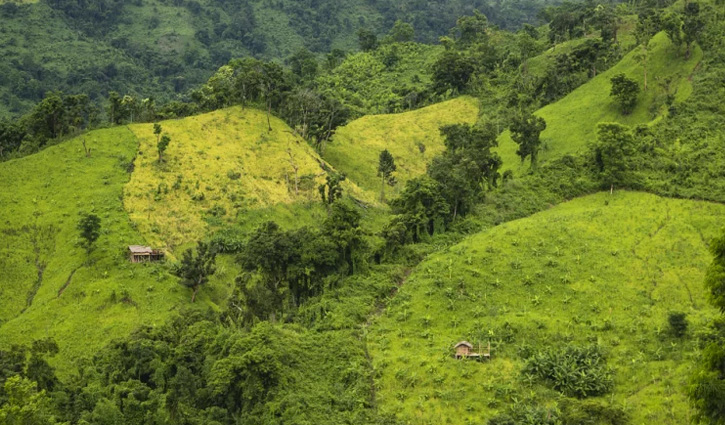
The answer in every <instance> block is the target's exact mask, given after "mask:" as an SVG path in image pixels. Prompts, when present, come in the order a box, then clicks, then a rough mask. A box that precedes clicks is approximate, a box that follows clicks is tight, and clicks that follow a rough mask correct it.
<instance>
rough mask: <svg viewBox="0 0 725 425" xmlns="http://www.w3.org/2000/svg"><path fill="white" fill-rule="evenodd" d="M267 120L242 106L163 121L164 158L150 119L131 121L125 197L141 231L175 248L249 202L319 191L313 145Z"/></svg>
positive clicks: (311, 196)
mask: <svg viewBox="0 0 725 425" xmlns="http://www.w3.org/2000/svg"><path fill="white" fill-rule="evenodd" d="M271 122H272V129H273V130H272V131H271V132H269V131H267V130H268V129H267V118H266V115H265V113H264V112H261V111H259V110H255V109H242V108H241V107H233V108H229V109H224V110H219V111H216V112H212V113H208V114H204V115H198V116H194V117H189V118H185V119H182V120H171V121H165V122H161V123H160V124H161V126H162V128H163V130H164V132H165V133H167V134H168V135H169V136H170V137H171V144H170V145H169V148H168V151H167V152H166V157H165V160H164V162H163V163H162V164H159V162H158V153H157V149H156V140H157V138H156V136H155V135H154V134H153V125H152V124H139V125H134V126H131V129H132V131H133V132H134V133H135V134H136V136H137V137H138V140H139V143H140V147H139V154H138V156H137V157H136V161H135V170H134V173H133V175H132V177H131V180H130V181H129V183H128V185H127V186H126V188H125V190H124V205H125V207H126V209H127V211H128V212H129V215H130V217H131V219H132V220H133V221H134V222H135V223H136V225H137V226H138V229H139V231H140V232H141V233H142V234H143V235H144V236H145V237H146V239H147V240H148V241H150V242H152V243H154V244H156V245H160V246H165V247H169V248H171V249H173V248H175V247H177V246H179V245H183V244H186V243H189V242H193V241H195V240H198V239H201V238H203V237H204V236H205V235H207V234H208V231H209V230H210V229H212V228H214V227H215V226H216V225H223V224H230V223H233V222H235V221H236V219H237V217H238V216H239V217H242V216H243V215H244V213H246V212H247V211H249V210H253V209H256V208H268V207H271V206H273V205H276V204H280V203H283V204H289V203H293V202H306V201H310V200H317V199H319V192H318V190H317V187H318V185H319V184H320V183H322V182H324V177H323V176H324V171H323V170H322V169H321V167H320V165H319V162H318V158H317V156H316V154H315V153H314V150H313V149H312V148H310V147H309V145H307V144H306V143H305V141H304V140H302V139H300V138H298V137H295V136H294V135H293V133H292V130H291V129H290V128H289V127H288V126H287V125H286V124H285V123H284V122H282V121H281V120H279V119H277V118H272V121H271ZM290 155H291V157H290ZM290 161H292V162H294V164H295V166H296V167H297V168H298V171H297V174H298V179H299V184H298V185H297V187H298V192H297V194H295V171H294V167H293V165H292V163H291V162H290Z"/></svg>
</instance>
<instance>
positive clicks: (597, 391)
mask: <svg viewBox="0 0 725 425" xmlns="http://www.w3.org/2000/svg"><path fill="white" fill-rule="evenodd" d="M523 372H524V374H529V375H533V376H536V377H538V378H539V379H541V380H542V381H544V382H545V383H546V384H547V385H549V386H550V387H552V388H553V389H555V390H557V391H560V392H561V393H563V394H565V395H567V396H569V397H576V398H586V397H591V396H597V395H602V394H606V393H608V392H610V391H611V390H612V384H613V383H612V372H611V369H610V368H609V367H607V365H606V361H605V359H604V356H603V354H602V353H601V350H600V349H599V347H597V346H594V345H592V346H584V347H581V346H574V345H572V346H568V347H565V348H559V349H550V350H548V351H543V352H539V353H538V354H536V355H535V356H533V357H532V358H530V359H529V361H528V362H527V364H526V366H525V367H524V371H523Z"/></svg>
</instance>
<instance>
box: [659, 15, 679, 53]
mask: <svg viewBox="0 0 725 425" xmlns="http://www.w3.org/2000/svg"><path fill="white" fill-rule="evenodd" d="M662 28H663V29H664V30H665V33H667V37H668V38H669V39H670V41H671V42H672V44H674V45H675V47H677V48H678V49H679V48H680V46H682V43H683V41H684V40H683V39H682V16H680V14H679V13H675V12H670V13H668V14H667V15H665V16H664V18H662Z"/></svg>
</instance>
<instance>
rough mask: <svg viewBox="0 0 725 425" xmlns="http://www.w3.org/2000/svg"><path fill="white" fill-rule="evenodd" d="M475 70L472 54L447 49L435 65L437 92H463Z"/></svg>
mask: <svg viewBox="0 0 725 425" xmlns="http://www.w3.org/2000/svg"><path fill="white" fill-rule="evenodd" d="M474 71H475V64H474V61H473V59H472V58H471V57H470V56H467V55H464V54H462V53H459V52H454V51H447V52H445V53H444V54H443V55H441V57H440V59H438V61H437V62H436V63H435V65H434V66H433V84H434V88H435V90H436V92H438V93H445V92H446V91H449V90H450V91H452V92H453V93H463V92H465V90H466V87H467V86H468V82H469V81H470V80H471V76H472V75H473V72H474Z"/></svg>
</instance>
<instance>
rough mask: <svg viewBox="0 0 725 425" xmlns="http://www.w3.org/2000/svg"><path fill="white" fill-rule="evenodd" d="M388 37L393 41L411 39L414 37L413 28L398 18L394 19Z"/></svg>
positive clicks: (398, 41) (400, 41) (402, 41)
mask: <svg viewBox="0 0 725 425" xmlns="http://www.w3.org/2000/svg"><path fill="white" fill-rule="evenodd" d="M388 38H389V39H390V41H392V42H393V43H405V42H409V41H413V39H415V30H414V29H413V26H412V25H411V24H409V23H407V22H403V21H401V20H400V19H398V20H397V21H395V24H393V28H391V29H390V32H389V33H388Z"/></svg>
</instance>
